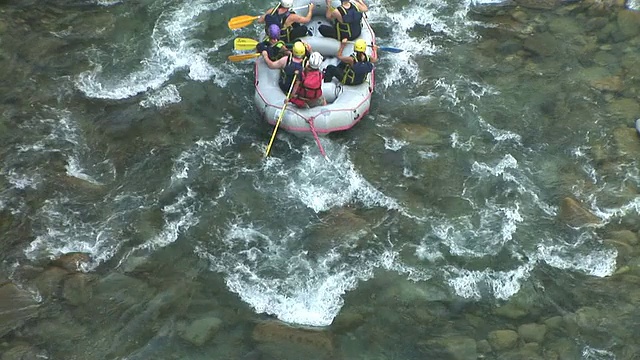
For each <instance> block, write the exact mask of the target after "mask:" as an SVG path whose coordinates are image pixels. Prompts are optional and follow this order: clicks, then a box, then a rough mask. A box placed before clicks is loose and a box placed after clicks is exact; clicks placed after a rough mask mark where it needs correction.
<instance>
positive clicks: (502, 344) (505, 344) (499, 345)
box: [487, 330, 518, 351]
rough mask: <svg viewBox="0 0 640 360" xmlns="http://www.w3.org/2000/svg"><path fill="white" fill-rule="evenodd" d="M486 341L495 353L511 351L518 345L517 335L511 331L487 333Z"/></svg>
mask: <svg viewBox="0 0 640 360" xmlns="http://www.w3.org/2000/svg"><path fill="white" fill-rule="evenodd" d="M487 341H489V344H491V347H492V348H493V350H495V351H503V350H509V349H513V348H514V347H516V345H517V344H518V333H517V332H515V331H513V330H495V331H492V332H490V333H489V335H488V336H487Z"/></svg>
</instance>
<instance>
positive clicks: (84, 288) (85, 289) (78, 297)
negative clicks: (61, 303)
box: [62, 274, 93, 305]
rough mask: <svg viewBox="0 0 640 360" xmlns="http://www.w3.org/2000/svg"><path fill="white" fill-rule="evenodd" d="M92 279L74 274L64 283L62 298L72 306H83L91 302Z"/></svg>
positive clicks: (84, 275)
mask: <svg viewBox="0 0 640 360" xmlns="http://www.w3.org/2000/svg"><path fill="white" fill-rule="evenodd" d="M90 281H91V278H90V276H89V275H86V274H74V275H72V276H70V277H69V278H67V280H66V281H65V282H64V288H63V290H62V297H63V298H64V299H65V300H67V302H68V303H69V304H71V305H82V304H86V303H87V302H89V300H90V299H91V297H92V296H93V294H92V289H91V284H90Z"/></svg>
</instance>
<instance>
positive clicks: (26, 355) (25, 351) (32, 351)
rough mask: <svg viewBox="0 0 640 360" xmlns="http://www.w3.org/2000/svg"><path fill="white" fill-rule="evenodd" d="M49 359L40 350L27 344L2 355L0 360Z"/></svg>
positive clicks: (15, 347) (17, 346)
mask: <svg viewBox="0 0 640 360" xmlns="http://www.w3.org/2000/svg"><path fill="white" fill-rule="evenodd" d="M48 358H49V357H48V356H47V355H46V354H45V353H44V352H43V351H41V350H38V349H36V348H34V347H33V346H31V345H28V344H19V345H16V346H14V347H12V348H11V349H9V350H7V351H5V352H4V353H3V354H2V357H1V358H0V360H41V359H48Z"/></svg>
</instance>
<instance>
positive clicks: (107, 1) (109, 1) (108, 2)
mask: <svg viewBox="0 0 640 360" xmlns="http://www.w3.org/2000/svg"><path fill="white" fill-rule="evenodd" d="M122 2H123V0H96V4H98V5H101V6H112V5H116V4H120V3H122Z"/></svg>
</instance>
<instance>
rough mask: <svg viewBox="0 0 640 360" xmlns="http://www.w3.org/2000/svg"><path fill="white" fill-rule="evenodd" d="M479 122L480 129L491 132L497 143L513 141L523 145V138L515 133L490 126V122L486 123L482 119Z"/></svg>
mask: <svg viewBox="0 0 640 360" xmlns="http://www.w3.org/2000/svg"><path fill="white" fill-rule="evenodd" d="M478 122H479V124H480V127H481V128H482V129H483V130H485V131H487V132H489V133H490V134H491V135H492V136H493V139H494V140H496V141H507V140H512V141H514V142H515V143H517V144H518V145H522V143H521V140H522V137H521V136H520V135H518V134H516V133H513V132H511V131H507V130H501V129H498V128H496V127H494V126H493V125H491V124H489V123H488V122H486V121H485V120H484V119H483V118H482V117H479V118H478Z"/></svg>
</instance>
